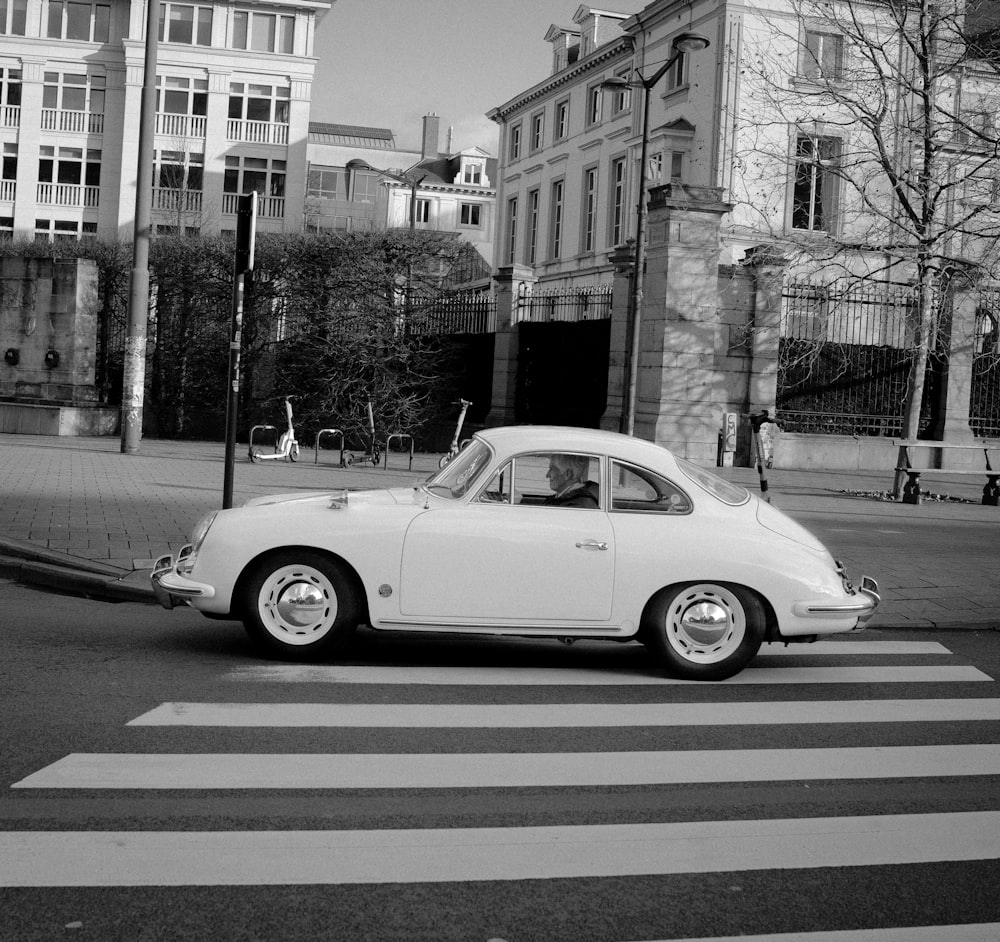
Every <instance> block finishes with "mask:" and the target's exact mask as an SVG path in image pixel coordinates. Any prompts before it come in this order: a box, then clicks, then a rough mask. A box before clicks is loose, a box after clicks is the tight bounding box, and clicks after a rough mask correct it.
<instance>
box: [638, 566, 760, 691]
mask: <svg viewBox="0 0 1000 942" xmlns="http://www.w3.org/2000/svg"><path fill="white" fill-rule="evenodd" d="M644 621H645V624H644V625H643V632H644V634H643V638H644V640H645V642H646V644H648V645H649V646H650V647H651V648H652V649H653V650H654V651H655V652H656V653H657V654H659V655H660V657H662V658H663V661H664V663H665V665H666V667H667V669H668V670H669V671H670V672H671V673H673V674H676V675H677V676H679V677H683V678H686V679H688V680H725V678H727V677H732V676H733V675H734V674H738V673H739V672H740V671H741V670H743V668H744V667H746V665H747V664H748V663H749V662H750V660H751V659H752V658H753V656H754V655H755V654H756V653H757V651H758V650H759V649H760V646H761V643H762V642H763V641H764V632H765V627H766V619H765V615H764V606H763V604H762V603H761V601H760V599H759V598H758V597H757V596H756V595H754V594H753V593H752V592H750V591H749V590H748V589H745V588H743V587H741V586H736V585H730V584H729V583H724V582H720V583H711V582H698V583H691V584H688V585H684V586H679V587H678V586H673V587H671V588H670V589H665V590H664V591H663V592H661V593H660V594H659V595H658V596H657V597H656V598H654V599H653V600H652V601H651V603H650V605H649V609H648V611H647V613H646V618H645V620H644Z"/></svg>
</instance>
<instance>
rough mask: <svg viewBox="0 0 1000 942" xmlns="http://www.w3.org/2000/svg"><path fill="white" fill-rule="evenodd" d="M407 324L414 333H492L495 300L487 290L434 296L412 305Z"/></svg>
mask: <svg viewBox="0 0 1000 942" xmlns="http://www.w3.org/2000/svg"><path fill="white" fill-rule="evenodd" d="M407 324H408V330H409V332H410V333H411V334H414V335H425V334H493V333H496V329H497V302H496V299H495V298H492V297H490V296H489V295H488V294H460V295H455V296H453V297H445V298H436V299H435V300H433V301H430V302H427V303H425V304H421V305H420V306H418V307H415V308H414V309H413V310H412V311H411V312H410V314H409V315H408V317H407Z"/></svg>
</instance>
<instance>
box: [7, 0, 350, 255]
mask: <svg viewBox="0 0 1000 942" xmlns="http://www.w3.org/2000/svg"><path fill="white" fill-rule="evenodd" d="M333 2H334V0H271V2H269V3H268V4H267V5H266V6H263V5H260V4H256V3H253V4H251V3H246V4H241V3H215V2H211V0H201V2H197V3H193V4H179V3H174V2H171V0H164V2H162V3H161V6H160V19H159V29H158V37H159V42H158V48H157V69H156V120H155V125H156V127H155V140H154V151H155V156H154V176H153V187H154V189H153V206H152V210H153V226H154V229H155V231H159V232H176V231H181V232H190V233H194V232H201V233H204V234H207V235H211V234H217V233H220V232H232V231H235V228H236V201H237V197H238V196H239V195H240V194H241V193H244V192H250V191H252V190H256V191H257V192H258V193H260V194H261V200H260V206H259V218H258V227H259V230H260V231H288V230H293V231H295V230H299V229H300V228H301V226H302V219H303V207H304V196H305V183H306V181H305V169H306V148H307V136H308V125H309V102H310V97H311V93H312V82H313V74H314V69H315V64H316V61H315V59H314V58H313V41H314V37H315V31H316V26H317V23H318V20H319V18H320V17H321V16H322V15H323V14H324V13H325V12H327V11H328V10H329V9H330V8H331V7H332V5H333ZM146 13H147V5H146V4H145V3H139V2H136V3H130V2H124V0H91V2H80V0H10V2H8V3H5V4H3V5H0V15H2V16H3V17H4V19H3V21H0V34H2V35H3V43H2V46H0V142H2V147H3V169H2V173H3V177H2V181H0V234H7V235H10V236H14V237H18V238H32V237H34V238H37V239H43V240H44V239H59V238H80V237H86V236H93V237H96V238H99V239H107V240H115V239H129V238H131V235H132V231H133V227H134V219H135V199H136V194H135V191H136V176H137V166H138V159H139V154H138V127H139V122H140V114H141V100H142V88H143V80H144V57H145V37H146Z"/></svg>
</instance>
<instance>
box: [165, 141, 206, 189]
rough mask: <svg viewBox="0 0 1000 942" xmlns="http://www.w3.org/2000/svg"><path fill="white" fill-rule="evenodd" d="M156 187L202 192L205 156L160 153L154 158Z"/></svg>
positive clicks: (176, 151)
mask: <svg viewBox="0 0 1000 942" xmlns="http://www.w3.org/2000/svg"><path fill="white" fill-rule="evenodd" d="M154 161H155V165H156V181H157V182H156V185H157V186H158V187H162V188H163V189H167V190H187V191H190V192H201V190H202V187H203V184H204V179H205V155H204V154H187V153H185V152H184V151H179V150H164V151H159V152H158V153H157V154H156V155H155V157H154Z"/></svg>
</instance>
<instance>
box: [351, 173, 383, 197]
mask: <svg viewBox="0 0 1000 942" xmlns="http://www.w3.org/2000/svg"><path fill="white" fill-rule="evenodd" d="M377 193H378V174H377V173H368V172H367V171H365V170H356V171H354V172H352V173H351V197H350V198H351V201H352V202H354V203H374V202H375V196H376V194H377Z"/></svg>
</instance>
